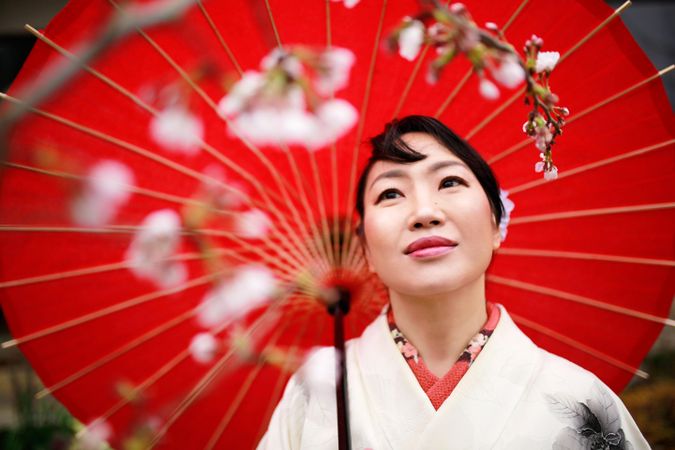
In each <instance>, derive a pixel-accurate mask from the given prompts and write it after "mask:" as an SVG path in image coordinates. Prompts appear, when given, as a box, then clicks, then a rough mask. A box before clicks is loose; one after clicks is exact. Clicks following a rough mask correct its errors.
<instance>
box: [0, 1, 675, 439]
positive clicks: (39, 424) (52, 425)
mask: <svg viewBox="0 0 675 450" xmlns="http://www.w3.org/2000/svg"><path fill="white" fill-rule="evenodd" d="M65 3H67V2H66V1H64V0H21V1H19V0H0V90H1V91H2V92H6V91H7V89H8V88H9V86H10V84H11V82H12V80H13V79H14V77H15V76H16V74H17V73H18V71H19V70H20V68H21V65H22V64H23V61H24V59H25V58H26V56H27V55H28V53H29V52H30V49H31V48H32V46H33V44H34V42H35V38H34V37H32V36H31V35H29V34H28V32H26V31H24V29H23V26H24V24H30V25H32V26H34V27H35V28H38V29H40V28H44V27H45V26H46V25H47V23H48V22H49V20H50V19H51V18H52V17H53V16H54V15H55V14H56V13H57V12H58V11H59V10H60V9H61V8H62V7H63V5H65ZM607 3H608V4H609V5H610V6H612V7H618V6H619V5H621V4H622V3H623V2H621V1H608V2H607ZM622 19H623V21H624V23H625V24H626V26H627V27H628V28H629V29H630V31H631V33H632V34H633V36H634V38H635V40H636V41H637V42H638V43H639V44H640V46H641V47H642V48H643V49H644V50H645V52H646V53H647V55H648V56H649V57H650V58H651V60H652V62H653V64H654V66H655V67H656V68H657V69H662V68H664V67H667V66H669V65H670V64H673V63H675V28H674V27H673V24H675V1H673V0H660V1H657V0H641V1H636V2H635V3H634V4H633V5H632V6H631V7H630V8H628V10H627V11H626V12H625V13H624V14H623V15H622ZM663 82H664V84H665V87H666V91H667V93H668V97H669V99H670V104H671V107H672V106H673V105H675V76H673V75H672V74H671V75H669V76H666V77H665V79H663ZM0 251H1V250H0ZM670 317H671V318H672V317H675V308H672V309H671V313H670ZM627 332H630V331H629V330H627ZM9 339H11V336H10V334H9V330H8V328H7V325H6V323H5V321H4V318H3V317H2V313H1V311H0V341H2V342H4V341H6V340H9ZM641 368H642V370H644V371H646V372H647V373H649V374H650V378H649V380H642V379H638V378H636V379H634V380H633V381H632V382H631V383H630V385H629V386H628V388H626V390H624V392H623V393H621V397H622V399H623V401H624V403H625V404H626V406H627V407H628V409H629V410H630V412H631V414H632V415H633V417H634V419H635V420H636V422H637V424H638V426H639V427H640V429H641V430H642V432H643V434H644V435H645V437H646V438H647V440H648V441H649V442H650V444H651V445H652V448H654V449H675V330H674V329H672V328H669V329H664V330H663V332H662V333H661V336H660V338H659V339H658V340H657V342H656V343H655V345H654V347H653V349H652V351H651V352H650V354H649V355H648V357H647V358H646V359H645V361H644V363H643V365H642V366H641ZM40 388H41V384H40V380H39V379H38V378H37V377H36V376H35V374H34V373H33V371H32V370H31V368H30V366H29V365H28V363H27V362H26V361H25V359H23V357H22V355H21V352H20V351H19V350H18V349H16V348H11V349H6V350H0V449H7V450H9V449H17V450H18V449H22V450H28V449H60V448H68V447H69V446H70V440H71V438H72V436H73V433H74V432H75V431H76V430H77V428H78V424H76V423H75V422H74V421H73V419H72V418H71V417H70V415H69V414H68V412H67V411H66V410H65V409H64V408H63V407H62V406H61V405H60V404H59V403H58V402H57V401H55V400H54V399H53V398H49V397H47V398H44V399H41V400H35V399H34V394H35V392H37V391H38V390H39V389H40Z"/></svg>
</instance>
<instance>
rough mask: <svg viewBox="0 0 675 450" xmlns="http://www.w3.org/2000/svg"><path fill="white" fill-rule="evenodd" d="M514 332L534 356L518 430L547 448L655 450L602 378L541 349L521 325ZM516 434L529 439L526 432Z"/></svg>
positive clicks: (519, 409)
mask: <svg viewBox="0 0 675 450" xmlns="http://www.w3.org/2000/svg"><path fill="white" fill-rule="evenodd" d="M502 308H503V307H502ZM502 312H505V309H502ZM506 317H507V318H508V314H506ZM507 320H508V321H510V318H509V319H507ZM510 328H511V327H510ZM511 330H512V331H513V332H514V333H516V334H522V336H523V338H524V339H522V340H525V339H526V340H527V341H529V342H528V343H527V345H523V347H524V348H527V353H529V355H530V357H533V361H532V363H533V370H532V372H531V374H530V377H529V379H528V380H527V382H526V387H525V389H524V392H523V396H522V397H521V401H520V402H519V405H518V407H517V408H516V410H515V414H514V416H513V417H512V419H513V420H514V421H515V422H512V425H513V428H514V430H515V429H518V430H521V431H522V427H523V426H525V427H528V430H529V431H528V433H527V435H528V438H535V437H536V438H537V439H540V441H541V442H539V443H540V444H542V445H543V442H549V443H550V444H552V446H553V448H556V449H567V448H569V449H573V448H591V447H592V445H595V444H598V445H599V444H600V443H602V444H603V445H606V446H607V447H605V448H617V449H645V448H646V449H648V448H649V445H648V444H647V441H645V439H644V437H643V436H642V434H641V433H640V431H639V429H638V427H637V425H636V424H635V421H634V420H633V418H632V417H631V415H630V413H629V412H628V410H627V409H626V407H625V405H624V404H623V402H622V401H621V399H620V398H619V397H618V396H617V395H616V394H615V393H614V392H613V391H612V390H611V389H610V388H609V387H608V386H607V385H606V384H605V383H604V382H603V381H602V380H601V379H600V378H598V377H597V376H596V375H595V374H593V373H592V372H590V371H588V370H586V369H584V368H583V367H581V366H579V365H577V364H575V363H573V362H572V361H569V360H567V359H565V358H563V357H561V356H558V355H555V354H553V353H551V352H549V351H546V350H544V349H542V348H540V347H538V346H537V345H536V344H534V343H533V342H532V341H531V340H530V339H529V338H527V337H526V336H525V334H524V333H523V332H522V331H521V330H520V329H518V328H517V327H516V326H514V327H512V328H511ZM534 424H536V425H534ZM516 434H517V435H518V436H517V439H521V440H522V439H524V438H523V436H524V435H525V433H523V432H519V433H515V434H514V436H515V435H516ZM550 439H552V441H550ZM514 442H515V441H514ZM546 446H548V444H547V445H546Z"/></svg>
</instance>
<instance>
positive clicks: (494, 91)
mask: <svg viewBox="0 0 675 450" xmlns="http://www.w3.org/2000/svg"><path fill="white" fill-rule="evenodd" d="M478 91H479V92H480V95H482V96H483V98H485V99H487V100H496V99H498V98H499V89H498V88H497V86H496V85H495V84H494V83H493V82H492V81H490V80H488V79H487V78H481V80H480V84H479V85H478Z"/></svg>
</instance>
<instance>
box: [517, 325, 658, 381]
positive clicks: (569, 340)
mask: <svg viewBox="0 0 675 450" xmlns="http://www.w3.org/2000/svg"><path fill="white" fill-rule="evenodd" d="M509 314H510V315H511V317H512V318H513V320H514V321H515V322H516V323H518V324H520V325H524V326H526V327H528V328H532V329H533V330H536V331H538V332H540V333H542V334H545V335H546V336H548V337H551V338H553V339H555V340H557V341H559V342H562V343H563V344H566V345H569V346H570V347H573V348H575V349H577V350H581V351H582V352H584V353H587V354H589V355H591V356H593V357H595V358H598V359H599V360H601V361H604V362H606V363H608V364H611V365H613V366H615V367H618V368H619V369H622V370H625V371H627V372H630V373H632V374H633V375H637V376H639V377H640V378H644V379H647V378H649V374H648V373H647V372H645V371H643V370H640V369H637V368H635V367H633V366H631V365H629V364H626V363H625V362H623V361H619V360H618V359H616V358H613V357H612V356H609V355H607V354H605V353H602V352H600V351H598V350H596V349H594V348H592V347H589V346H588V345H585V344H583V343H582V342H579V341H577V340H575V339H572V338H570V337H568V336H565V335H564V334H561V333H558V332H556V331H553V330H552V329H550V328H547V327H545V326H543V325H540V324H539V323H537V322H534V321H532V320H529V319H526V318H524V317H522V316H519V315H517V314H514V313H512V312H509Z"/></svg>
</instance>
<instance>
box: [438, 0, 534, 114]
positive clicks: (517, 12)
mask: <svg viewBox="0 0 675 450" xmlns="http://www.w3.org/2000/svg"><path fill="white" fill-rule="evenodd" d="M529 1H530V0H523V1H522V2H521V4H520V5H518V8H516V10H515V11H514V12H513V14H511V17H509V20H508V21H507V22H506V24H505V25H504V28H502V33H506V30H508V29H509V27H510V26H511V24H512V23H513V22H514V21H515V20H516V18H517V17H518V16H519V15H520V12H521V11H522V10H523V8H525V5H527V3H528V2H529ZM471 74H473V68H471V69H469V70H467V71H466V73H465V74H464V76H463V77H462V79H461V80H460V82H459V83H457V85H456V86H455V88H454V89H453V90H452V92H451V93H450V95H448V96H447V97H446V99H445V100H444V101H443V103H442V104H441V106H439V107H438V109H437V110H436V112H435V113H434V117H435V118H436V119H438V118H439V117H440V116H441V114H443V113H444V112H445V110H446V109H447V108H448V106H450V103H452V101H453V100H454V99H455V97H457V94H459V91H461V90H462V88H463V87H464V85H465V84H466V83H467V81H469V78H471Z"/></svg>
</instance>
